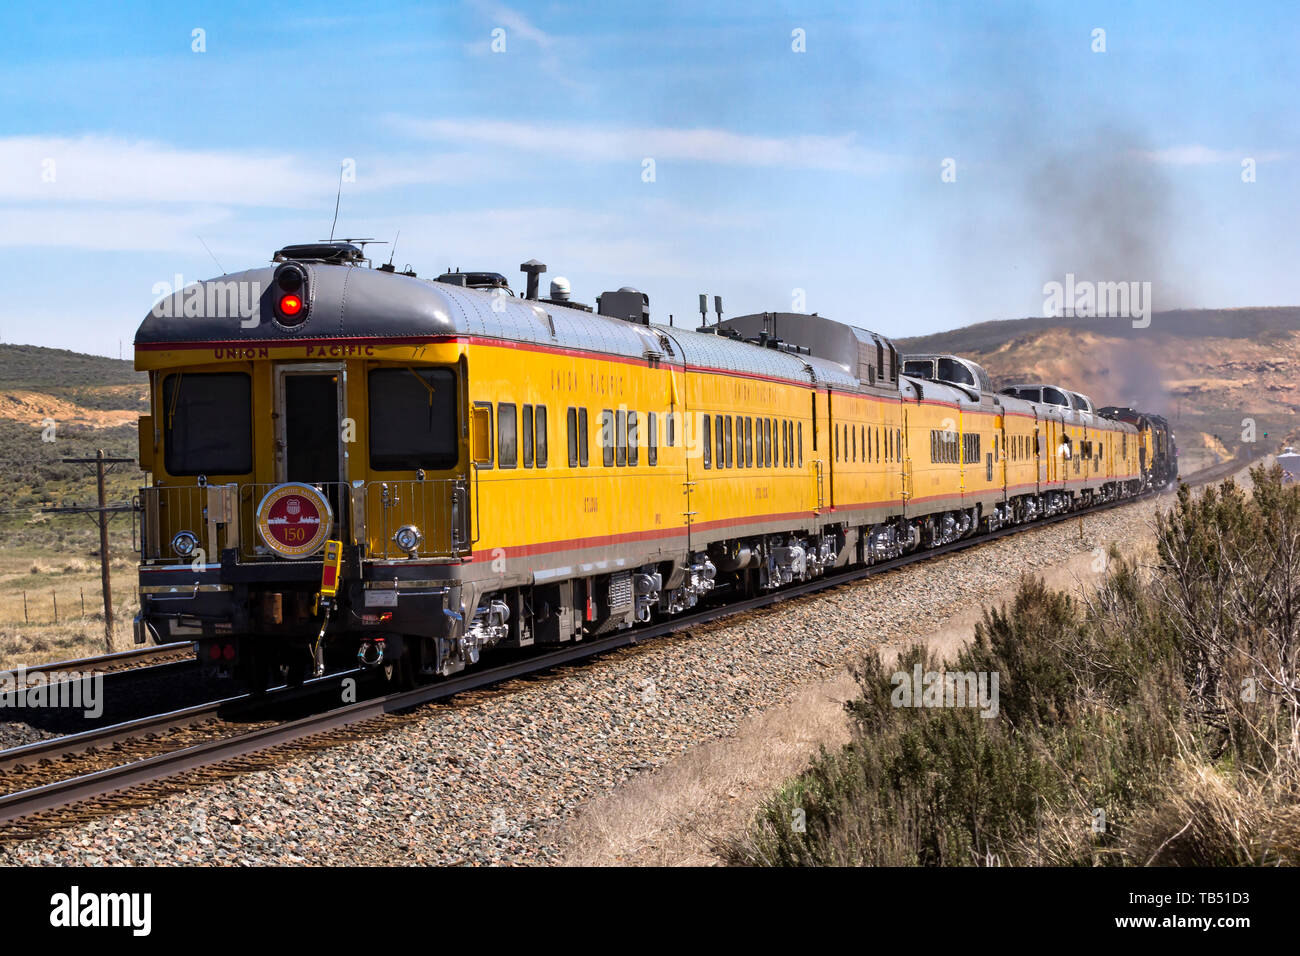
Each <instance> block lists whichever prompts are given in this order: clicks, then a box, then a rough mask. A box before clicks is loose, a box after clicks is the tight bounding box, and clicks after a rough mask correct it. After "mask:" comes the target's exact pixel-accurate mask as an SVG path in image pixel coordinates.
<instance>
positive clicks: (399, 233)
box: [379, 229, 411, 272]
mask: <svg viewBox="0 0 1300 956" xmlns="http://www.w3.org/2000/svg"><path fill="white" fill-rule="evenodd" d="M401 238H402V230H400V229H399V230H397V235H396V236H395V237H394V239H393V251H392V252H391V253H390V254H389V256H388V261H387V262H385V263H384V264H383V265H381V266H380V267H379V271H380V272H395V271H396V270H395V269H394V268H393V256H395V255H397V240H398V239H401ZM406 271H407V272H410V271H411V268H410V266H407V268H406Z"/></svg>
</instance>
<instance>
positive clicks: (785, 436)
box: [781, 419, 790, 468]
mask: <svg viewBox="0 0 1300 956" xmlns="http://www.w3.org/2000/svg"><path fill="white" fill-rule="evenodd" d="M781 467H782V468H789V467H790V423H789V422H787V421H785V420H784V419H783V420H782V421H781Z"/></svg>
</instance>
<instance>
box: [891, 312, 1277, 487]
mask: <svg viewBox="0 0 1300 956" xmlns="http://www.w3.org/2000/svg"><path fill="white" fill-rule="evenodd" d="M898 345H899V348H900V349H901V350H902V351H903V352H904V353H909V352H953V353H956V354H958V355H964V356H967V357H969V358H972V359H974V360H975V361H977V362H979V363H980V364H981V365H983V366H984V368H985V369H986V370H987V371H988V373H989V375H990V376H992V378H993V381H994V383H995V384H996V385H997V386H999V387H1000V386H1001V385H1003V384H1007V383H1011V382H1024V381H1050V382H1057V383H1060V384H1061V385H1064V386H1066V387H1067V388H1071V389H1074V390H1075V391H1079V392H1084V393H1086V394H1088V395H1090V396H1091V397H1092V399H1093V400H1094V401H1095V402H1096V403H1097V404H1098V405H1132V406H1134V407H1136V408H1143V409H1149V410H1151V411H1156V412H1160V413H1161V414H1163V415H1165V416H1167V417H1168V418H1169V419H1170V421H1171V422H1173V424H1174V429H1175V432H1176V433H1177V434H1178V436H1179V437H1178V441H1179V447H1180V450H1181V451H1182V453H1183V457H1184V464H1185V465H1189V464H1191V463H1193V462H1196V461H1198V460H1201V459H1204V458H1208V457H1210V456H1214V457H1222V456H1224V455H1226V454H1230V453H1233V452H1235V451H1236V450H1237V449H1238V447H1239V446H1240V444H1241V442H1242V435H1243V431H1244V430H1245V428H1246V427H1247V426H1244V425H1243V424H1242V422H1243V419H1248V418H1249V419H1253V420H1254V422H1255V430H1256V437H1257V440H1258V441H1259V442H1260V443H1261V444H1264V445H1266V446H1275V445H1277V444H1279V443H1280V442H1281V441H1283V440H1284V439H1286V438H1287V437H1288V436H1289V437H1291V438H1293V439H1294V437H1295V435H1296V432H1297V418H1296V413H1297V411H1300V380H1298V379H1297V376H1296V371H1297V369H1300V308H1276V309H1217V310H1216V309H1206V310H1197V311H1180V312H1157V313H1156V314H1155V315H1154V316H1152V319H1151V325H1150V327H1148V328H1145V329H1135V328H1133V327H1132V324H1131V323H1130V322H1128V321H1125V320H1119V319H1018V320H1011V321H1004V322H984V323H981V324H979V325H972V326H967V327H965V328H960V329H954V330H953V331H951V332H941V333H938V334H935V335H927V336H920V337H917V338H910V339H900V340H899V341H898ZM1265 433H1267V435H1266V434H1265ZM1184 470H1186V468H1184Z"/></svg>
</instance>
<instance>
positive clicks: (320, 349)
mask: <svg viewBox="0 0 1300 956" xmlns="http://www.w3.org/2000/svg"><path fill="white" fill-rule="evenodd" d="M374 354H375V347H374V346H373V345H308V346H307V347H306V348H304V349H303V355H304V356H305V357H306V358H358V357H361V356H372V355H374ZM212 357H213V358H215V359H218V360H223V359H264V358H270V357H271V350H270V349H269V348H228V349H213V350H212Z"/></svg>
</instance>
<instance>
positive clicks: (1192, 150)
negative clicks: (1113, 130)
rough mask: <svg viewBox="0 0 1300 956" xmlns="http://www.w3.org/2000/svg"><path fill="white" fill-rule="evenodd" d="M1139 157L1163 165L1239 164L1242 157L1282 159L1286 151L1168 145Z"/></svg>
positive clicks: (1270, 160)
mask: <svg viewBox="0 0 1300 956" xmlns="http://www.w3.org/2000/svg"><path fill="white" fill-rule="evenodd" d="M1140 155H1141V157H1142V158H1143V159H1145V160H1146V161H1147V162H1151V163H1157V164H1159V165H1163V166H1216V165H1223V164H1229V163H1231V164H1234V165H1235V164H1239V163H1240V162H1241V161H1242V160H1243V159H1247V158H1249V159H1253V160H1255V162H1257V163H1274V162H1277V161H1278V160H1281V159H1284V158H1285V157H1286V153H1284V152H1282V151H1280V150H1276V149H1266V150H1261V151H1254V150H1249V149H1212V148H1210V147H1209V146H1197V145H1193V146H1170V147H1168V148H1167V149H1157V150H1147V151H1144V152H1142V153H1141V154H1140Z"/></svg>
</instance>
